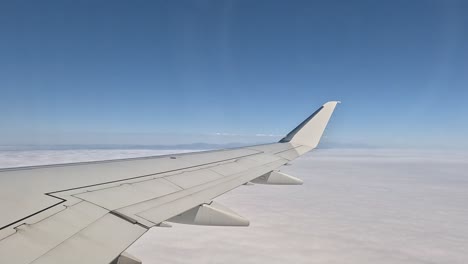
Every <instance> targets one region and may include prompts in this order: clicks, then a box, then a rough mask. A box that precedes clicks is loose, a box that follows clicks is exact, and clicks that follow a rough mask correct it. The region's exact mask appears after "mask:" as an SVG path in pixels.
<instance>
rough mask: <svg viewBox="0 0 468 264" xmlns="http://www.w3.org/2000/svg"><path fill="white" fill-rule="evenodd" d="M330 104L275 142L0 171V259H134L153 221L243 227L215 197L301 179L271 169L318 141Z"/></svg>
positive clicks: (91, 263)
mask: <svg viewBox="0 0 468 264" xmlns="http://www.w3.org/2000/svg"><path fill="white" fill-rule="evenodd" d="M337 103H338V102H328V103H326V104H324V105H323V106H322V107H320V108H319V109H318V110H317V111H315V112H314V113H313V114H312V115H311V116H310V117H309V118H307V119H306V120H304V122H302V123H301V124H300V125H299V126H297V127H296V128H295V129H294V130H292V131H291V132H290V133H289V134H288V135H287V136H285V137H284V138H283V139H281V140H280V142H278V143H274V144H266V145H257V146H251V147H244V148H237V149H225V150H218V151H205V152H198V153H189V154H174V155H167V156H156V157H144V158H132V159H120V160H109V161H99V162H82V163H73V164H62V165H47V166H36V167H23V168H14V169H3V170H0V263H2V264H3V263H8V264H23V263H35V264H40V263H41V264H42V263H47V264H51V263H52V264H54V263H70V264H73V263H77V264H78V263H80V264H81V263H86V264H95V263H96V264H102V263H141V262H139V261H138V260H137V259H135V258H134V257H132V256H129V255H128V254H127V253H125V252H124V251H125V250H126V249H127V248H128V247H129V246H130V245H131V244H132V243H133V242H135V241H136V240H137V239H138V238H139V237H140V236H142V235H143V234H144V233H145V232H146V231H148V230H149V229H150V228H152V227H164V226H169V224H168V222H175V223H184V224H195V225H217V226H247V225H248V224H249V221H248V220H247V219H245V218H244V217H242V216H240V215H238V214H236V213H235V212H233V211H231V210H229V209H228V208H225V207H223V206H222V205H220V204H217V203H215V202H213V199H214V198H216V197H217V196H219V195H221V194H223V193H225V192H227V191H229V190H232V189H234V188H236V187H238V186H240V185H243V184H247V183H250V182H254V183H259V184H302V181H301V180H299V179H297V178H295V177H292V176H289V175H286V174H284V173H281V172H279V171H277V169H278V168H280V167H281V166H283V165H284V164H286V163H287V162H289V161H291V160H293V159H295V158H297V157H299V156H301V155H302V154H304V153H306V152H308V151H310V150H312V149H314V148H315V147H317V145H318V143H319V140H320V138H321V136H322V134H323V131H324V130H325V127H326V125H327V123H328V121H329V119H330V117H331V115H332V113H333V111H334V109H335V106H336V104H337Z"/></svg>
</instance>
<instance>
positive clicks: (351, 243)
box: [0, 149, 468, 264]
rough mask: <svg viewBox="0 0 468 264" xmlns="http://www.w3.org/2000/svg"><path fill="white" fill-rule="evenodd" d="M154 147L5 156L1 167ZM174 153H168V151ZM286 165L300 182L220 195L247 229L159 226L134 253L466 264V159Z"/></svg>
mask: <svg viewBox="0 0 468 264" xmlns="http://www.w3.org/2000/svg"><path fill="white" fill-rule="evenodd" d="M157 153H161V152H160V151H156V150H100V151H96V150H75V151H73V150H69V151H44V152H34V151H32V152H27V151H25V152H18V153H16V154H15V153H14V152H12V151H9V152H8V153H7V152H0V165H1V166H4V165H5V164H7V165H8V164H10V165H15V166H16V165H20V164H24V165H31V164H43V163H58V162H64V161H65V162H69V161H72V160H76V161H83V160H90V159H108V158H117V157H130V156H144V155H155V154H157ZM165 153H167V152H165ZM283 171H284V172H286V173H289V174H291V175H294V176H298V177H300V178H302V179H304V181H305V183H304V185H302V186H266V185H255V186H242V187H240V188H237V189H235V190H233V191H232V192H229V193H227V194H225V195H223V196H221V197H219V198H218V199H216V201H217V202H220V203H222V204H224V205H227V206H229V207H230V208H232V209H233V210H235V211H236V212H238V213H239V214H241V215H243V216H245V217H247V218H248V219H249V220H251V226H250V227H247V228H227V227H226V228H224V227H201V226H188V225H176V224H174V227H173V228H154V229H152V230H150V231H149V232H148V233H147V234H146V235H145V236H143V237H142V239H140V240H139V241H137V242H136V244H135V245H133V246H132V247H131V248H130V249H129V252H130V253H131V254H133V255H135V256H138V257H139V258H141V259H142V260H143V263H145V264H152V263H359V264H362V263H392V264H393V263H466V262H467V260H468V224H467V223H468V222H467V219H468V207H467V206H466V202H467V201H468V191H467V190H468V177H467V176H466V172H467V171H468V155H466V154H465V153H450V152H438V151H432V152H427V151H424V152H422V151H408V150H406V151H401V150H350V149H347V150H317V151H315V152H312V153H311V154H308V155H306V156H305V157H303V158H301V159H299V160H297V161H295V162H294V163H293V165H292V166H287V167H284V168H283Z"/></svg>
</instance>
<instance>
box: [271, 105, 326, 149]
mask: <svg viewBox="0 0 468 264" xmlns="http://www.w3.org/2000/svg"><path fill="white" fill-rule="evenodd" d="M322 109H323V105H322V106H321V107H320V108H319V109H317V110H316V111H315V112H314V113H313V114H311V115H310V116H309V117H308V118H307V119H306V120H304V121H302V123H300V124H299V125H298V126H297V127H296V128H294V129H293V130H292V131H291V132H289V133H288V134H287V135H286V136H285V137H284V138H282V139H281V140H280V141H279V143H286V142H289V141H291V139H292V138H293V137H294V136H295V135H296V134H297V132H299V130H301V129H302V128H303V127H304V126H305V125H306V124H307V123H309V121H310V120H311V119H312V118H314V116H316V115H317V114H318V113H319V112H320V111H321V110H322Z"/></svg>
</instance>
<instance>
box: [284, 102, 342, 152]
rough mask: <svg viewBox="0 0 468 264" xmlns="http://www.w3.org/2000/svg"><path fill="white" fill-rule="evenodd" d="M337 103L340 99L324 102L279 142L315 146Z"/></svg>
mask: <svg viewBox="0 0 468 264" xmlns="http://www.w3.org/2000/svg"><path fill="white" fill-rule="evenodd" d="M339 103H340V101H330V102H327V103H325V104H324V105H322V106H321V107H320V108H319V109H317V110H316V111H315V112H314V113H313V114H312V115H310V116H309V117H308V118H307V119H306V120H304V121H303V122H302V123H300V124H299V125H298V126H297V127H296V128H294V129H293V130H292V131H291V132H289V133H288V135H286V136H285V137H284V138H283V139H281V140H280V141H279V142H281V143H284V142H291V143H297V144H300V145H306V146H309V147H312V148H315V147H317V145H318V143H319V142H320V138H321V137H322V134H323V131H324V130H325V127H326V126H327V124H328V121H329V120H330V117H331V116H332V114H333V111H334V110H335V107H336V105H337V104H339Z"/></svg>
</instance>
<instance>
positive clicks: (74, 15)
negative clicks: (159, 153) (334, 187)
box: [0, 0, 468, 148]
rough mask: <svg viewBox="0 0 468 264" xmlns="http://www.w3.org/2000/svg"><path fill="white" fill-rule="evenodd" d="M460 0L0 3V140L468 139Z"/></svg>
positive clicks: (403, 143) (408, 143)
mask: <svg viewBox="0 0 468 264" xmlns="http://www.w3.org/2000/svg"><path fill="white" fill-rule="evenodd" d="M467 12H468V3H467V2H466V1H430V0H429V1H422V0H415V1H400V0H397V1H379V2H378V1H321V2H318V1H137V2H134V1H10V2H2V3H0V34H1V38H2V41H0V92H1V93H0V122H1V124H2V126H1V130H0V145H11V144H185V143H193V142H207V143H231V142H241V143H255V142H267V141H274V140H277V139H279V138H280V137H281V135H284V134H286V133H287V132H289V130H291V129H292V128H294V127H295V126H296V125H297V124H298V123H299V122H301V121H302V120H303V119H304V118H306V117H307V116H308V115H309V114H310V113H312V112H313V111H314V110H315V109H316V108H318V107H319V106H320V105H321V104H323V103H324V102H326V101H329V100H341V101H342V104H341V105H339V107H338V108H337V111H336V113H335V115H334V117H333V118H332V121H331V124H330V127H329V129H328V130H327V133H326V138H325V141H326V142H329V143H334V144H342V145H360V146H384V147H448V148H467V147H468V141H467V140H466V135H467V134H468V118H467V116H468V106H467V103H466V100H467V99H468V88H467V85H468V45H466V43H468V16H466V13H467Z"/></svg>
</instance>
